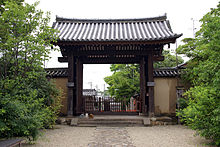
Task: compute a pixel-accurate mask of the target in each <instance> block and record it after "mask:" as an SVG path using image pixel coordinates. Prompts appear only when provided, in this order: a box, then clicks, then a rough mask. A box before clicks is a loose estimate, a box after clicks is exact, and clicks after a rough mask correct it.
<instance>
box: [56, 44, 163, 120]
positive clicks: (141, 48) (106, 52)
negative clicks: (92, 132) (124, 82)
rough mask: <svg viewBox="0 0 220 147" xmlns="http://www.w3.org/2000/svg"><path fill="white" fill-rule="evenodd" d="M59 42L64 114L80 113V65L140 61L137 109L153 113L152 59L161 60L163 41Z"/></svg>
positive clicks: (81, 79) (81, 72) (81, 77)
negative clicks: (63, 73) (63, 69)
mask: <svg viewBox="0 0 220 147" xmlns="http://www.w3.org/2000/svg"><path fill="white" fill-rule="evenodd" d="M63 44H64V43H63V42H62V43H61V44H58V45H59V46H60V48H61V52H62V55H63V57H59V58H58V60H59V61H60V62H68V83H67V87H68V116H73V115H79V114H81V113H83V100H82V90H83V64H129V63H136V64H140V99H141V101H142V107H141V110H140V112H142V113H143V114H146V115H150V116H152V115H154V79H153V61H158V60H159V61H161V60H163V56H161V54H162V49H163V45H164V44H153V45H152V44H150V45H146V44H131V43H129V44H123V43H122V44H121V45H120V44H117V45H115V44H107V45H106V44H104V45H102V44H99V43H97V44H96V45H94V44H93V45H92V46H91V45H88V46H86V45H69V44H68V45H63ZM116 46H117V48H119V49H116ZM90 47H91V48H90ZM120 48H121V49H120Z"/></svg>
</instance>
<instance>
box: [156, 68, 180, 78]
mask: <svg viewBox="0 0 220 147" xmlns="http://www.w3.org/2000/svg"><path fill="white" fill-rule="evenodd" d="M180 74H181V73H180V71H179V70H177V69H170V68H168V69H154V72H153V75H154V77H176V76H178V75H180Z"/></svg>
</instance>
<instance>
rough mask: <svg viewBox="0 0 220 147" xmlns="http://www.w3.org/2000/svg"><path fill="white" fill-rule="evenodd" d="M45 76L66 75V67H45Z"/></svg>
mask: <svg viewBox="0 0 220 147" xmlns="http://www.w3.org/2000/svg"><path fill="white" fill-rule="evenodd" d="M45 71H46V73H47V76H51V77H67V76H68V68H45Z"/></svg>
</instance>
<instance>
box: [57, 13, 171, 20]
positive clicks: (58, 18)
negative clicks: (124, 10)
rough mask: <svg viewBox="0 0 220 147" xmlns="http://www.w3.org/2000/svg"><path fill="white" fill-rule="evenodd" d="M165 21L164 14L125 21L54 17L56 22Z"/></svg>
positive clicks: (165, 16)
mask: <svg viewBox="0 0 220 147" xmlns="http://www.w3.org/2000/svg"><path fill="white" fill-rule="evenodd" d="M166 19H167V15H166V13H165V14H164V15H162V16H157V17H148V18H126V19H78V18H64V17H59V16H57V15H56V22H59V21H65V22H66V21H69V22H135V21H163V20H166Z"/></svg>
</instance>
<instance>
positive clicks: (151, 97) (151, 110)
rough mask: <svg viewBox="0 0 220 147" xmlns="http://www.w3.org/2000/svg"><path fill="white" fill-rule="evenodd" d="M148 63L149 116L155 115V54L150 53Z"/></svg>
mask: <svg viewBox="0 0 220 147" xmlns="http://www.w3.org/2000/svg"><path fill="white" fill-rule="evenodd" d="M147 60H148V63H147V72H148V74H147V75H148V80H147V81H148V82H147V87H148V96H149V99H148V104H149V109H148V111H149V112H148V114H149V116H154V77H153V55H152V54H150V55H148V58H147Z"/></svg>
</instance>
